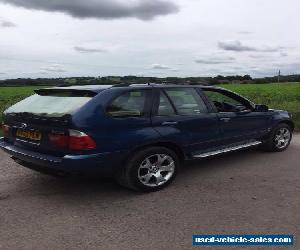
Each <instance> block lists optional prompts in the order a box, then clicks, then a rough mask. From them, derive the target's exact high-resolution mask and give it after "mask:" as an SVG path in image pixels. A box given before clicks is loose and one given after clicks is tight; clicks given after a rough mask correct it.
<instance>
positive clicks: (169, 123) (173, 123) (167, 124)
mask: <svg viewBox="0 0 300 250" xmlns="http://www.w3.org/2000/svg"><path fill="white" fill-rule="evenodd" d="M176 124H178V122H163V123H162V124H161V125H163V126H170V125H176Z"/></svg>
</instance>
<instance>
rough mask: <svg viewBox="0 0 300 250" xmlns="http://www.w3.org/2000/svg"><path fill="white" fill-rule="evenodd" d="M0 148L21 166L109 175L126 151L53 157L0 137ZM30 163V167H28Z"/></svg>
mask: <svg viewBox="0 0 300 250" xmlns="http://www.w3.org/2000/svg"><path fill="white" fill-rule="evenodd" d="M0 148H1V149H2V150H4V151H5V152H6V153H8V154H9V155H11V156H13V157H14V159H17V160H18V161H20V162H24V163H25V164H21V165H23V166H26V167H29V168H33V169H40V170H41V171H42V170H52V171H57V172H63V173H69V174H80V173H83V174H101V175H104V176H110V175H112V174H113V173H114V172H115V171H116V168H118V167H121V166H120V165H121V163H122V162H123V159H124V158H125V156H126V152H112V153H97V154H90V155H66V156H64V157H55V156H51V155H46V154H42V153H38V152H34V151H29V150H26V149H22V148H19V147H16V146H14V145H12V144H10V143H7V142H5V140H4V138H0ZM30 165H32V167H30Z"/></svg>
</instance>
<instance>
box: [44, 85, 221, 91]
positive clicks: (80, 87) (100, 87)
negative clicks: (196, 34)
mask: <svg viewBox="0 0 300 250" xmlns="http://www.w3.org/2000/svg"><path fill="white" fill-rule="evenodd" d="M141 87H142V88H183V87H185V88H187V87H199V88H202V89H211V88H213V89H222V88H220V87H215V86H203V85H177V84H156V83H148V84H127V83H121V84H116V85H72V86H58V87H53V88H49V89H66V90H84V91H91V92H95V93H100V92H101V91H103V90H105V89H110V88H126V89H128V88H129V89H135V88H141Z"/></svg>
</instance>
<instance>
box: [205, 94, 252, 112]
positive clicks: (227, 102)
mask: <svg viewBox="0 0 300 250" xmlns="http://www.w3.org/2000/svg"><path fill="white" fill-rule="evenodd" d="M204 93H205V94H206V96H207V97H208V99H209V100H210V101H211V102H212V103H213V104H214V106H215V107H216V109H217V110H218V112H237V111H243V110H247V109H248V107H246V106H245V105H244V104H242V103H241V102H240V101H238V100H236V99H234V98H232V97H230V96H227V95H225V94H223V93H220V92H217V91H212V90H204Z"/></svg>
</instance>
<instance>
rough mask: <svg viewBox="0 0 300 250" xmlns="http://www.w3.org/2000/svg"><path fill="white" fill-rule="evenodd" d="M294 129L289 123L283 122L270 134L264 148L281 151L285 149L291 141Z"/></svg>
mask: <svg viewBox="0 0 300 250" xmlns="http://www.w3.org/2000/svg"><path fill="white" fill-rule="evenodd" d="M291 139H292V129H291V127H290V126H289V125H288V124H285V123H281V124H279V125H277V127H276V128H274V129H273V131H272V132H271V134H270V137H269V138H268V140H267V141H266V142H265V143H264V144H263V146H262V148H263V149H264V150H266V151H273V152H280V151H283V150H285V149H286V148H287V147H288V146H289V145H290V142H291Z"/></svg>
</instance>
